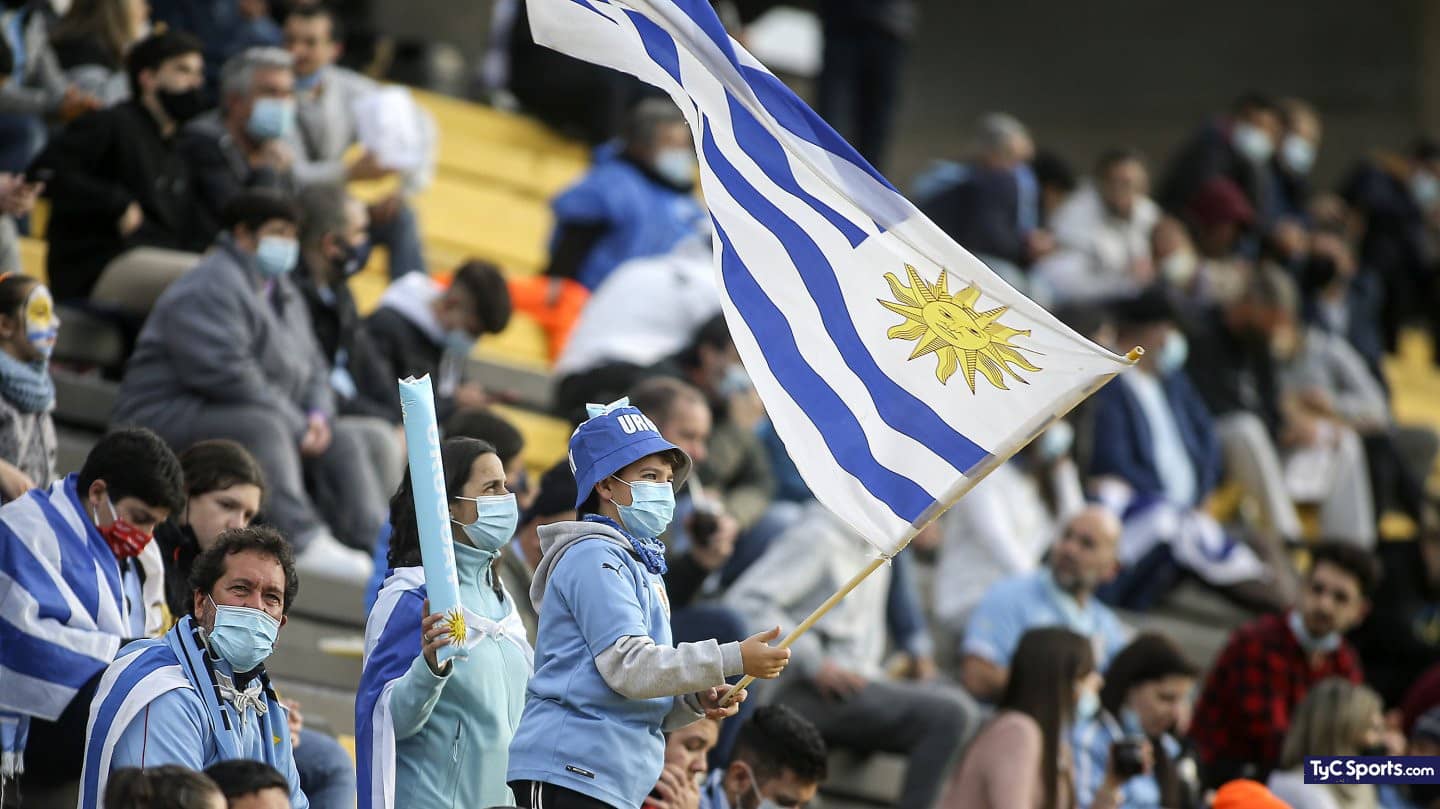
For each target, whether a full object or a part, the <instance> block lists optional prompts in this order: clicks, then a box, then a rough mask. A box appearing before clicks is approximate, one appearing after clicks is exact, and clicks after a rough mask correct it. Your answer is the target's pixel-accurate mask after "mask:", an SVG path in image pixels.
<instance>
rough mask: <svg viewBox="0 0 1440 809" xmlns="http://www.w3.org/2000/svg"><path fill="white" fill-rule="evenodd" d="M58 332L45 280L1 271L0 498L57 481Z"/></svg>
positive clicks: (58, 319) (12, 498)
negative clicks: (54, 362) (54, 360)
mask: <svg viewBox="0 0 1440 809" xmlns="http://www.w3.org/2000/svg"><path fill="white" fill-rule="evenodd" d="M59 332H60V318H58V317H56V316H55V302H54V301H53V300H51V299H50V290H49V289H46V288H45V285H44V284H41V283H39V282H38V281H36V280H35V279H34V278H31V277H29V276H25V275H17V274H15V273H4V274H0V501H3V502H9V501H11V500H18V499H19V498H20V496H21V495H23V494H24V493H25V492H27V491H29V490H30V489H33V488H35V486H36V485H38V483H45V482H47V481H51V480H54V479H55V449H56V439H55V420H54V419H53V418H52V417H51V414H52V413H53V412H54V410H55V383H54V382H53V381H52V380H51V379H50V352H51V351H52V350H54V348H55V338H56V336H57V335H58V334H59ZM37 482H38V483H37Z"/></svg>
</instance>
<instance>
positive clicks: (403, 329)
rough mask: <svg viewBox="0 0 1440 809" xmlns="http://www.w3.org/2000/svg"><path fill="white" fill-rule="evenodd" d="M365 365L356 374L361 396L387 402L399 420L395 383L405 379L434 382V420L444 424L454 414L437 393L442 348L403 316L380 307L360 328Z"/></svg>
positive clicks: (449, 404)
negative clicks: (423, 377) (422, 378)
mask: <svg viewBox="0 0 1440 809" xmlns="http://www.w3.org/2000/svg"><path fill="white" fill-rule="evenodd" d="M361 333H362V336H361V337H360V339H361V340H363V341H364V351H365V354H366V362H365V363H364V365H363V367H362V368H360V369H357V370H359V373H355V384H356V385H357V386H358V387H359V389H360V395H361V396H364V397H366V398H367V399H371V400H374V401H377V402H388V403H389V406H390V408H392V411H393V412H394V413H395V419H394V420H398V419H399V417H400V389H399V387H398V386H397V385H396V384H395V380H397V379H404V378H405V377H407V376H413V377H416V378H419V377H421V376H424V375H425V374H430V379H431V381H432V382H434V383H436V391H435V417H436V418H437V419H439V421H440V422H441V423H442V424H443V423H444V422H445V420H446V419H447V418H449V417H450V414H451V413H453V412H454V411H455V404H454V402H453V401H452V400H451V399H450V398H449V397H447V396H442V395H441V394H440V391H439V373H440V361H441V359H442V358H443V357H444V355H445V347H444V346H442V345H439V344H437V343H436V342H435V341H433V340H431V339H430V336H429V335H427V334H426V333H425V332H424V331H422V330H421V329H420V328H419V327H418V326H416V325H415V324H413V323H411V322H410V321H409V320H407V319H406V318H405V316H404V315H402V314H400V313H399V312H397V311H395V310H394V309H390V308H388V307H385V306H382V307H380V308H379V309H376V310H375V311H374V313H372V314H371V315H370V316H369V317H367V318H365V323H364V325H363V326H362V327H361Z"/></svg>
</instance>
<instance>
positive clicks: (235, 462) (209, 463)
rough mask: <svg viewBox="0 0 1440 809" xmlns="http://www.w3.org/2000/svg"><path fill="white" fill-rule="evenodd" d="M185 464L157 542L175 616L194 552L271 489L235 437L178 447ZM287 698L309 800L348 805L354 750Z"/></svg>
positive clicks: (341, 808)
mask: <svg viewBox="0 0 1440 809" xmlns="http://www.w3.org/2000/svg"><path fill="white" fill-rule="evenodd" d="M180 468H181V470H182V471H183V472H184V478H185V508H184V509H182V510H181V511H179V512H177V513H176V514H173V515H171V517H172V519H170V520H167V521H165V522H164V523H161V524H160V526H159V527H158V528H156V529H155V544H156V545H157V546H159V548H160V550H161V552H162V553H163V554H164V557H165V600H166V605H167V606H168V607H169V609H170V618H171V620H172V621H173V620H177V619H179V618H181V617H183V616H184V615H186V614H187V613H189V611H190V602H191V601H193V600H194V592H193V591H192V590H191V589H190V586H189V581H190V574H191V572H192V571H193V570H194V567H195V560H196V559H198V558H199V557H200V554H202V553H204V552H205V551H207V550H209V549H210V548H211V547H212V546H214V545H215V543H216V542H218V541H219V539H220V537H221V535H223V534H224V533H225V532H226V531H231V530H235V529H239V528H246V527H249V525H250V522H251V521H252V520H254V519H255V514H256V513H257V512H258V511H259V510H260V504H261V502H262V500H263V499H264V494H265V478H264V475H262V474H261V472H260V465H259V464H258V463H256V462H255V458H254V457H252V456H251V455H250V453H248V452H246V451H245V448H244V447H242V446H240V445H239V444H237V443H235V442H234V441H224V440H216V441H201V442H200V443H198V444H195V445H193V446H191V447H189V448H188V449H186V450H185V451H184V452H182V453H180ZM284 705H285V707H286V708H288V709H289V711H290V715H289V722H290V744H291V747H293V748H294V750H295V769H296V770H297V771H298V772H299V773H300V786H301V788H302V789H304V790H305V794H306V795H307V796H308V797H309V798H310V805H311V806H314V807H316V809H345V807H347V806H349V805H350V804H351V803H352V802H353V801H354V799H355V798H354V796H355V767H354V765H353V764H351V762H350V756H349V754H348V753H346V752H345V750H344V748H342V747H341V746H340V744H339V742H336V741H335V740H334V739H333V738H331V737H329V736H327V735H325V734H323V733H320V732H319V731H316V730H312V729H310V728H307V727H305V722H304V718H303V716H302V714H301V713H300V704H299V703H298V702H295V701H294V700H285V701H284ZM302 741H303V742H304V744H301V742H302ZM281 782H282V785H283V782H284V779H283V777H281ZM223 787H224V784H222V788H223ZM288 792H289V790H288V788H287V789H286V793H287V795H286V801H287V805H288V801H289V796H288ZM228 794H229V792H228V790H227V795H228Z"/></svg>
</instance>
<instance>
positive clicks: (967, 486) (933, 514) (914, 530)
mask: <svg viewBox="0 0 1440 809" xmlns="http://www.w3.org/2000/svg"><path fill="white" fill-rule="evenodd" d="M1143 356H1145V349H1143V348H1141V347H1140V346H1135V347H1134V348H1132V349H1130V351H1129V352H1127V353H1126V354H1125V361H1126V362H1128V363H1130V364H1131V365H1134V364H1135V363H1136V362H1139V361H1140V358H1141V357H1143ZM1116 376H1118V374H1112V375H1110V376H1108V377H1106V378H1105V380H1104V381H1102V382H1100V383H1099V384H1097V385H1094V386H1092V387H1090V388H1088V389H1086V390H1085V391H1083V392H1082V393H1081V394H1080V395H1079V396H1077V397H1075V400H1074V401H1072V402H1071V403H1070V404H1069V405H1067V406H1066V407H1065V408H1064V409H1063V410H1061V411H1059V412H1058V413H1056V414H1055V415H1054V417H1053V418H1051V419H1050V421H1049V422H1047V423H1046V425H1045V426H1046V427H1047V428H1048V427H1049V426H1050V425H1051V424H1054V423H1055V422H1057V421H1059V420H1060V419H1062V418H1065V416H1066V415H1068V414H1069V413H1070V411H1071V410H1074V409H1075V408H1076V407H1079V406H1080V403H1081V402H1083V401H1085V400H1086V399H1089V398H1090V397H1091V396H1093V395H1095V392H1096V391H1098V390H1100V389H1101V388H1102V387H1104V386H1105V385H1106V384H1108V383H1109V382H1110V380H1112V379H1114V378H1115V377H1116ZM1022 448H1023V447H1016V448H1015V450H1014V452H1011V453H1010V455H1007V456H1005V457H1004V458H1002V459H1000V460H998V461H994V462H992V463H991V464H989V466H987V467H986V468H985V469H984V470H983V471H982V472H981V474H979V475H977V476H975V477H973V478H971V477H967V478H966V479H965V482H964V484H963V485H961V487H960V488H959V489H958V490H957V491H956V492H955V493H954V494H953V495H951V496H950V497H947V498H946V499H945V502H944V503H943V504H940V507H939V508H933V509H929V510H928V511H929V512H930V513H928V514H925V515H922V517H921V521H920V523H919V524H917V525H914V526H911V528H910V532H909V533H908V534H906V535H905V540H904V541H903V542H901V543H900V545H899V547H897V548H896V549H895V552H894V553H892V554H890V555H889V556H879V557H876V558H875V559H874V560H873V561H871V562H870V564H868V565H866V566H865V569H864V570H861V571H860V572H859V573H856V574H855V575H854V577H852V578H851V579H850V581H847V582H845V584H844V585H843V586H842V587H841V588H840V589H839V590H836V591H835V593H834V594H833V595H831V596H830V597H829V598H827V599H825V603H823V604H821V605H820V606H818V607H816V608H815V611H814V612H811V613H810V614H809V615H808V616H806V618H805V620H803V621H801V622H800V623H799V624H797V625H796V627H795V628H794V629H792V630H790V634H788V635H786V636H785V637H784V639H783V640H781V641H780V644H779V646H778V647H777V648H780V649H788V648H790V646H791V644H793V643H795V641H797V640H799V639H800V636H801V635H804V634H805V633H806V632H809V631H810V630H811V628H813V627H814V626H815V624H816V623H818V622H819V621H820V619H821V618H824V617H825V614H826V613H828V612H830V610H832V609H834V608H835V605H836V604H839V603H840V602H841V601H843V600H844V599H845V597H846V596H848V595H850V594H851V593H852V592H854V591H855V588H856V587H859V586H860V583H861V582H863V581H865V579H866V578H868V577H869V576H870V574H871V573H874V572H875V571H877V570H879V569H880V567H881V565H884V564H885V563H886V562H889V561H890V560H891V559H893V558H894V557H895V556H896V555H897V554H899V553H900V552H901V551H904V550H905V549H906V548H908V547H910V543H911V542H913V541H914V540H915V537H916V536H919V534H920V532H921V531H924V530H925V529H926V528H929V527H930V524H931V523H933V522H935V521H936V520H938V519H940V515H941V514H944V513H945V512H946V511H949V510H950V507H951V506H953V505H955V504H956V503H958V502H960V498H961V497H964V496H965V495H966V494H967V493H969V491H970V490H971V489H973V488H975V484H977V483H979V482H980V481H982V480H984V479H985V477H986V476H987V475H989V474H990V473H991V472H993V471H994V470H995V469H997V468H998V467H999V466H1000V464H1002V463H1004V462H1005V461H1008V460H1010V458H1011V457H1013V456H1014V455H1015V453H1016V452H1019V451H1020V450H1021V449H1022ZM753 682H755V678H754V677H751V676H750V675H748V674H747V675H745V676H744V677H742V678H741V679H740V682H738V683H736V684H735V687H734V688H732V689H730V692H729V693H728V694H726V695H725V697H724V699H722V700H721V701H720V707H722V708H723V707H727V706H729V705H730V704H731V703H732V702H734V701H735V696H736V695H737V694H739V693H740V691H741V689H743V688H745V687H746V686H748V685H750V684H751V683H753Z"/></svg>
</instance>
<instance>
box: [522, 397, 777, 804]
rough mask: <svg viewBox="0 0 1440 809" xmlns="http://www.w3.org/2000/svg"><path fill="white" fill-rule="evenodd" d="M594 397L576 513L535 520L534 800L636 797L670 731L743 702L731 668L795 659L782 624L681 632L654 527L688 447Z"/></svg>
mask: <svg viewBox="0 0 1440 809" xmlns="http://www.w3.org/2000/svg"><path fill="white" fill-rule="evenodd" d="M587 411H588V412H589V415H590V419H589V420H588V421H586V422H585V423H584V424H581V425H580V426H579V427H578V428H577V429H576V430H575V433H574V435H572V436H571V438H570V454H569V458H570V468H571V471H572V472H573V473H574V475H575V482H576V490H577V497H576V504H575V505H576V508H577V509H578V510H579V512H580V514H581V519H580V520H578V521H574V522H560V523H554V524H551V525H546V526H542V527H541V528H540V548H541V552H542V556H541V559H540V564H539V567H538V568H537V569H536V571H535V578H534V581H533V583H532V585H531V588H530V598H531V601H533V602H534V604H535V606H536V607H537V608H538V609H539V611H540V631H539V635H538V637H537V641H536V650H535V674H534V676H533V677H532V678H531V681H530V688H529V692H528V694H527V695H526V702H525V713H524V716H523V717H522V718H521V720H520V728H519V730H517V731H516V733H515V741H514V742H513V744H512V745H511V747H510V772H509V779H510V786H511V789H513V790H514V793H515V801H516V805H517V806H520V807H525V808H526V809H532V807H539V806H545V807H559V808H561V809H563V807H607V806H608V807H626V808H627V809H628V807H634V806H639V805H640V804H641V803H642V802H644V801H645V799H646V796H647V795H648V794H649V793H650V790H651V789H652V788H654V787H655V784H656V782H657V779H659V777H660V773H661V770H662V769H663V767H664V762H665V736H664V733H665V731H672V730H677V729H679V728H681V727H684V726H686V725H688V724H690V723H692V722H695V721H697V720H699V719H700V718H702V717H709V718H711V719H720V718H724V717H726V716H732V715H734V713H735V711H736V706H735V705H731V706H729V707H726V708H721V707H720V703H721V701H722V700H723V698H724V697H725V696H726V695H727V694H728V692H729V690H730V687H729V686H727V685H725V684H724V683H725V678H727V677H732V676H735V675H739V674H748V675H751V676H755V677H763V678H767V679H768V678H774V677H778V676H779V674H780V672H781V670H782V669H784V668H785V664H786V663H787V662H788V661H789V659H790V651H789V650H788V649H777V648H773V647H771V646H770V645H769V642H770V641H772V640H774V639H775V638H776V637H778V636H779V628H778V627H777V628H775V629H771V630H769V631H767V632H762V633H759V634H757V635H754V636H752V637H750V638H747V639H746V640H744V641H742V642H739V643H727V644H724V645H721V644H719V643H717V642H716V641H714V640H710V641H705V642H702V643H682V644H680V645H679V646H673V645H672V640H671V635H670V607H669V600H668V598H667V596H666V593H665V583H664V580H663V579H662V578H661V576H662V574H664V572H665V553H664V551H665V548H664V545H663V544H662V543H661V542H660V540H659V539H657V537H658V536H659V535H660V534H661V533H662V532H663V531H664V530H665V527H666V526H667V525H668V524H669V523H670V519H671V517H672V516H673V512H674V507H675V493H674V487H675V486H678V485H679V484H681V483H683V482H684V481H685V477H686V475H687V474H688V473H689V471H690V466H691V462H690V458H689V456H687V455H686V454H685V453H684V452H683V451H681V450H680V449H679V448H677V447H676V446H675V445H674V444H671V443H670V442H669V441H666V440H665V439H664V438H662V437H661V436H660V432H659V431H658V430H657V429H656V428H655V425H654V423H653V422H651V421H650V419H648V418H646V417H645V415H644V414H642V413H641V412H640V411H639V410H638V409H636V408H634V407H631V406H630V404H629V401H628V400H625V399H621V400H619V401H617V402H613V403H611V404H609V405H605V406H601V405H588V406H587ZM744 697H745V695H744V693H743V692H741V693H740V694H739V695H738V698H739V699H737V702H738V701H739V700H743V699H744Z"/></svg>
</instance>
